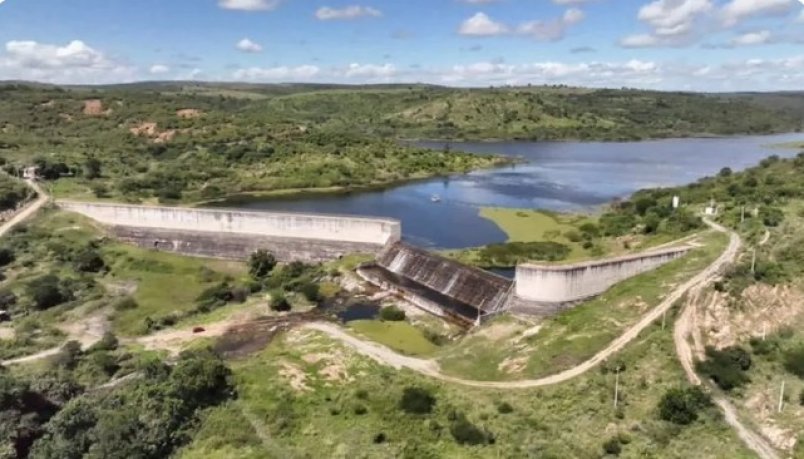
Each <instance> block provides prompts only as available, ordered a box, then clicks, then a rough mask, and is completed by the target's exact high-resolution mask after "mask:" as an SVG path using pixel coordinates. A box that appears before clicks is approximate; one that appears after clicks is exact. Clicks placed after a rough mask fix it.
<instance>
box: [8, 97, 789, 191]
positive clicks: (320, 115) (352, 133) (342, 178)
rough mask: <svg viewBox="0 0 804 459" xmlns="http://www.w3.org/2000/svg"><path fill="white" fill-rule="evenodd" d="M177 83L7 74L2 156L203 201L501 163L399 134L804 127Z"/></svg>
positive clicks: (723, 106)
mask: <svg viewBox="0 0 804 459" xmlns="http://www.w3.org/2000/svg"><path fill="white" fill-rule="evenodd" d="M183 89H187V88H183V87H182V86H181V85H174V86H171V85H168V84H165V85H139V86H130V87H108V88H95V89H92V90H89V91H88V90H85V89H81V90H78V89H72V88H71V89H65V88H57V87H48V86H36V87H34V86H25V85H14V84H5V85H2V86H0V129H2V132H3V140H2V143H0V157H3V158H6V159H7V160H8V161H9V162H11V163H12V164H15V165H17V166H22V165H26V164H30V163H32V162H34V163H36V164H37V165H38V166H39V168H40V172H41V173H42V175H43V176H45V177H46V178H48V179H51V180H53V181H54V183H53V185H52V190H53V191H54V192H55V194H56V195H58V196H74V197H81V198H114V199H125V200H129V201H141V200H159V201H162V202H173V201H205V200H212V199H216V198H220V197H222V196H224V195H230V194H237V193H254V192H263V193H264V192H276V191H280V190H294V189H308V188H320V189H336V188H348V187H357V186H367V185H378V184H386V183H391V182H397V181H401V180H409V179H415V178H419V177H425V176H432V175H437V174H447V173H455V172H464V171H468V170H471V169H476V168H481V167H489V166H493V165H495V164H499V163H500V162H501V160H500V159H499V158H492V157H483V156H475V155H468V154H462V153H456V152H448V151H428V150H423V149H419V148H413V147H409V146H405V145H402V144H400V143H398V142H397V140H398V139H400V138H411V137H415V138H473V139H486V138H523V139H639V138H649V137H671V136H686V135H696V134H721V135H722V134H736V133H765V132H781V131H791V130H795V129H800V128H801V127H802V126H801V125H802V122H801V117H800V116H796V115H795V114H791V113H789V112H786V111H779V110H774V109H771V108H767V107H765V106H762V105H759V104H757V103H754V102H751V101H745V100H735V99H732V98H728V97H705V96H701V95H693V94H682V93H655V92H647V91H635V90H580V89H570V88H549V87H544V88H511V89H474V90H458V89H447V88H435V87H422V86H415V87H404V86H400V87H380V88H364V89H360V88H353V89H347V88H343V89H335V90H323V88H316V87H305V86H298V87H290V88H284V89H282V90H279V89H277V88H275V87H270V86H265V87H260V86H256V87H250V88H248V89H244V88H242V87H236V88H228V89H224V88H219V89H221V90H219V91H215V90H214V88H210V87H203V89H201V88H196V90H192V88H190V90H187V91H185V90H183ZM254 94H256V95H257V96H259V97H250V96H249V97H239V96H242V95H254Z"/></svg>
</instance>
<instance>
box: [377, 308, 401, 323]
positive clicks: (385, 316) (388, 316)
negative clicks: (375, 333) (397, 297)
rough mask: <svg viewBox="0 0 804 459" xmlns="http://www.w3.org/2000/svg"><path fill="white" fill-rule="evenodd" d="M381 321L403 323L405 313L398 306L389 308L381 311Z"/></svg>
mask: <svg viewBox="0 0 804 459" xmlns="http://www.w3.org/2000/svg"><path fill="white" fill-rule="evenodd" d="M380 319H382V320H387V321H389V322H401V321H403V320H405V311H403V310H401V309H399V308H398V307H396V306H388V307H385V308H382V310H380Z"/></svg>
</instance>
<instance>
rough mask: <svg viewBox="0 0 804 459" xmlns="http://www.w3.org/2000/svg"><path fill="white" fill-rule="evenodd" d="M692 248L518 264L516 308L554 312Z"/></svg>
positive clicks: (685, 252)
mask: <svg viewBox="0 0 804 459" xmlns="http://www.w3.org/2000/svg"><path fill="white" fill-rule="evenodd" d="M689 250H690V248H689V247H673V248H667V249H663V250H656V251H652V252H644V253H637V254H633V255H626V256H622V257H615V258H608V259H604V260H595V261H590V262H585V263H576V264H571V265H539V264H523V265H519V266H517V268H516V286H515V289H514V290H515V303H516V305H515V307H514V309H516V310H519V311H522V312H533V313H547V314H549V313H554V312H556V310H558V309H562V308H566V307H567V306H571V305H572V304H573V303H577V302H580V301H583V300H586V299H589V298H592V297H594V296H597V295H600V294H602V293H603V292H605V291H606V290H608V289H609V288H610V287H612V286H613V285H614V284H616V283H618V282H622V281H624V280H626V279H628V278H631V277H634V276H636V275H639V274H642V273H644V272H647V271H650V270H653V269H656V268H658V267H659V266H662V265H664V264H666V263H669V262H671V261H673V260H676V259H678V258H681V257H682V256H684V255H686V254H687V252H689Z"/></svg>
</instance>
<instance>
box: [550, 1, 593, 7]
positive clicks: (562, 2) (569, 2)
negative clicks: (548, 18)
mask: <svg viewBox="0 0 804 459" xmlns="http://www.w3.org/2000/svg"><path fill="white" fill-rule="evenodd" d="M591 1H592V0H553V3H555V4H556V5H562V6H566V5H583V4H585V3H589V2H591Z"/></svg>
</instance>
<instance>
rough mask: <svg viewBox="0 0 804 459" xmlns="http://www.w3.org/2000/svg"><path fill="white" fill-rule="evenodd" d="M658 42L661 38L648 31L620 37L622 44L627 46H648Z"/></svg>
mask: <svg viewBox="0 0 804 459" xmlns="http://www.w3.org/2000/svg"><path fill="white" fill-rule="evenodd" d="M657 44H659V39H658V38H656V36H655V35H651V34H648V33H640V34H634V35H628V36H625V37H623V38H622V39H620V46H623V47H625V48H647V47H650V46H656V45H657Z"/></svg>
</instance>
